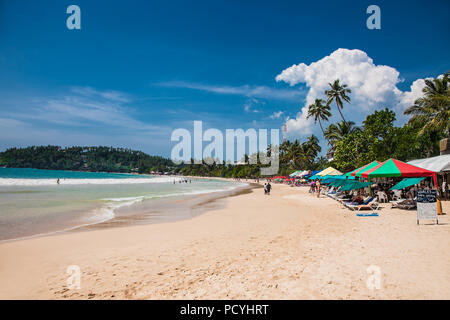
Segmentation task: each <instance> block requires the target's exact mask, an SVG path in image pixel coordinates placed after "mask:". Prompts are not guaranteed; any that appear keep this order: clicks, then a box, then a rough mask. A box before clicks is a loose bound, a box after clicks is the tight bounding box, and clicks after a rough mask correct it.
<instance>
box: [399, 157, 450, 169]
mask: <svg viewBox="0 0 450 320" xmlns="http://www.w3.org/2000/svg"><path fill="white" fill-rule="evenodd" d="M408 164H412V165H413V166H417V167H420V168H423V169H427V170H431V171H434V172H445V171H450V154H443V155H440V156H436V157H431V158H425V159H416V160H412V161H409V162H408Z"/></svg>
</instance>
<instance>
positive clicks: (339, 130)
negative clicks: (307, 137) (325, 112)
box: [325, 121, 361, 151]
mask: <svg viewBox="0 0 450 320" xmlns="http://www.w3.org/2000/svg"><path fill="white" fill-rule="evenodd" d="M356 131H361V128H359V127H357V126H355V123H354V122H353V121H348V122H345V121H341V122H338V123H337V125H336V124H334V123H333V124H330V125H329V126H328V128H327V130H325V139H327V140H328V143H329V144H330V145H331V150H333V151H334V149H335V147H336V143H337V142H338V141H342V140H343V139H344V137H345V136H346V135H348V134H350V133H354V132H356Z"/></svg>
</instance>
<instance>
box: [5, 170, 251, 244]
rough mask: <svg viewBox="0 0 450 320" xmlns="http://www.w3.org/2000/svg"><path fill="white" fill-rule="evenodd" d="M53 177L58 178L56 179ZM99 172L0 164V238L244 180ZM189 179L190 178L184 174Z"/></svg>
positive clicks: (89, 220)
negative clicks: (12, 166)
mask: <svg viewBox="0 0 450 320" xmlns="http://www.w3.org/2000/svg"><path fill="white" fill-rule="evenodd" d="M57 179H60V180H59V182H60V183H59V184H57ZM184 179H185V178H182V177H169V176H151V175H134V174H117V173H100V172H73V171H59V170H40V169H14V168H0V241H1V240H9V239H18V238H23V237H30V236H36V235H42V234H48V233H54V232H58V231H64V230H72V229H76V228H80V227H83V226H86V225H93V224H99V223H102V222H105V221H108V220H111V219H114V218H116V215H117V212H118V211H119V210H120V209H122V208H125V207H129V208H128V211H130V210H131V211H132V209H133V206H136V208H138V207H139V206H138V204H139V205H140V207H142V205H143V204H145V207H146V208H151V207H152V204H153V203H155V204H156V203H158V206H159V208H161V204H163V205H164V202H165V201H167V202H169V201H173V200H174V199H183V197H187V196H191V197H192V196H195V195H200V194H208V193H214V192H223V191H228V190H232V189H234V188H238V187H242V186H243V185H244V184H242V183H235V182H229V181H223V180H215V179H191V183H184V182H182V183H180V181H183V180H184ZM186 179H187V180H189V178H186Z"/></svg>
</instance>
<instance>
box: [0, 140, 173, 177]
mask: <svg viewBox="0 0 450 320" xmlns="http://www.w3.org/2000/svg"><path fill="white" fill-rule="evenodd" d="M0 165H2V166H7V167H14V168H36V169H54V170H81V171H104V172H139V173H148V172H150V171H152V170H153V171H162V170H166V169H167V167H168V166H172V165H173V163H172V161H170V160H168V159H165V158H163V157H159V156H150V155H148V154H145V153H144V152H141V151H133V150H130V149H125V148H113V147H70V148H62V147H58V146H33V147H27V148H10V149H7V150H6V151H5V152H2V153H0Z"/></svg>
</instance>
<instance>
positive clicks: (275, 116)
mask: <svg viewBox="0 0 450 320" xmlns="http://www.w3.org/2000/svg"><path fill="white" fill-rule="evenodd" d="M283 114H284V112H283V111H277V112H274V113H272V114H271V115H270V116H269V118H270V119H280V118H281V116H282V115H283Z"/></svg>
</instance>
